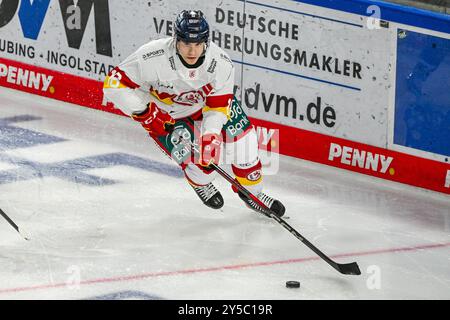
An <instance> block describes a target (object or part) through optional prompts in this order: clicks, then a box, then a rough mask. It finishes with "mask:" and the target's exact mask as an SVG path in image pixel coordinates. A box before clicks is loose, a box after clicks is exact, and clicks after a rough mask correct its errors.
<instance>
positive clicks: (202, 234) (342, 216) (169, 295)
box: [0, 88, 450, 300]
mask: <svg viewBox="0 0 450 320" xmlns="http://www.w3.org/2000/svg"><path fill="white" fill-rule="evenodd" d="M19 115H32V116H35V117H39V119H37V120H31V121H23V122H15V123H12V124H10V126H13V127H15V128H23V129H27V130H32V131H33V132H38V133H44V134H47V135H51V136H56V137H59V138H63V139H65V140H64V141H60V142H56V143H52V144H40V145H34V146H23V147H20V148H11V147H5V146H4V145H3V146H2V144H1V142H0V179H2V177H4V176H5V175H4V174H5V172H6V173H8V172H14V177H17V179H13V180H12V181H7V182H5V181H1V180H0V208H2V209H3V210H4V211H5V212H6V213H7V214H8V215H9V216H10V217H11V218H12V219H13V220H14V221H15V222H16V223H17V224H18V225H19V226H20V227H21V228H23V229H25V230H26V231H27V232H28V233H30V235H31V237H32V239H31V240H30V241H25V240H23V239H22V238H21V237H20V235H19V234H18V233H17V232H16V231H15V230H14V229H13V228H12V227H11V226H10V225H9V224H7V222H6V221H5V220H4V219H3V218H1V217H0V266H1V267H0V299H92V298H117V297H120V298H125V299H145V298H147V299H152V298H153V299H269V300H272V299H273V300H277V299H450V254H449V253H450V236H449V235H450V199H449V198H450V197H448V196H446V195H444V194H439V193H435V192H430V191H427V190H423V189H418V188H414V187H409V186H405V185H402V184H398V183H393V182H388V181H383V180H380V179H376V178H371V177H368V176H365V175H360V174H355V173H351V172H347V171H343V170H339V169H335V168H332V167H328V166H324V165H319V164H315V163H311V162H307V161H301V160H298V159H293V158H288V157H282V158H281V163H280V171H279V173H278V175H276V176H267V177H266V178H265V190H266V192H267V193H268V194H270V195H272V196H274V197H276V198H279V199H280V200H282V201H283V203H284V204H285V206H286V208H287V214H286V216H289V219H287V221H288V223H289V224H291V225H292V226H293V227H294V228H296V229H297V230H298V231H299V232H300V233H301V234H302V235H303V236H305V237H306V238H307V239H309V240H310V241H311V242H312V243H313V244H315V245H316V246H317V247H318V248H319V249H321V250H322V251H323V252H325V253H326V254H327V255H329V256H330V257H331V258H332V259H334V260H335V261H336V262H339V263H345V262H352V261H357V262H358V264H359V266H360V268H361V271H362V275H360V276H345V275H341V274H339V273H338V272H337V271H335V270H334V269H332V268H331V267H330V266H329V265H328V264H326V263H325V262H324V261H322V260H320V259H318V258H317V256H316V255H315V254H314V253H313V252H312V251H311V250H310V249H308V248H307V247H306V246H305V245H304V244H302V243H301V242H300V241H299V240H298V239H297V238H295V237H294V236H293V235H292V234H290V233H289V232H287V231H286V230H285V229H284V228H283V227H282V226H280V225H279V224H278V223H276V222H275V221H271V220H269V219H268V218H265V217H261V216H258V215H257V214H256V213H253V212H251V211H249V210H248V209H247V208H246V207H245V206H244V205H243V203H242V202H241V200H240V199H239V198H238V197H237V196H236V195H235V194H234V193H233V192H232V190H231V188H230V187H229V185H228V184H227V182H225V181H224V180H223V179H222V178H221V177H218V178H217V179H216V182H215V184H216V186H217V187H218V188H219V189H220V190H221V192H222V194H223V196H224V199H225V206H224V207H223V209H222V210H220V211H213V210H212V209H209V208H207V207H205V206H204V205H203V204H202V203H201V202H200V200H199V199H198V198H197V196H196V195H195V193H194V192H193V190H191V188H190V187H189V186H188V184H187V183H186V182H185V181H184V180H183V178H182V177H181V176H180V175H177V172H178V171H177V168H176V166H175V164H174V163H173V162H171V161H170V160H169V159H168V158H167V157H166V156H165V155H163V154H161V152H160V151H159V150H158V149H157V147H156V146H155V145H154V144H153V143H152V142H151V141H150V139H149V138H148V137H147V136H146V133H145V131H144V130H143V129H142V128H140V127H139V125H138V124H136V123H134V122H133V121H132V120H131V119H128V118H125V117H120V116H116V115H112V114H107V113H104V112H100V111H96V110H91V109H87V108H82V107H79V106H75V105H71V104H66V103H62V102H59V101H55V100H50V99H46V98H40V97H36V96H32V95H28V94H24V93H21V92H18V91H13V90H9V89H4V88H0V122H1V120H2V119H4V118H9V117H14V116H19ZM1 129H2V126H1V124H0V130H1ZM0 134H4V132H3V133H2V132H1V131H0ZM10 139H11V141H10V142H11V143H14V139H16V137H14V136H11V137H10ZM0 141H1V140H0ZM112 153H120V154H126V155H132V156H134V157H139V158H142V159H146V160H147V161H150V162H151V163H153V164H154V165H155V168H157V169H156V170H153V171H148V170H143V169H140V168H136V167H132V166H129V165H127V164H123V163H122V164H120V165H112V166H111V165H110V166H106V167H102V166H99V167H98V168H94V169H88V170H83V171H80V172H83V174H86V175H90V176H95V177H98V178H101V179H104V180H101V181H112V182H111V184H109V185H108V184H104V185H86V184H84V183H78V182H77V181H78V180H77V179H78V176H77V173H76V172H73V173H71V172H70V171H69V172H68V173H67V172H66V176H67V177H69V178H72V181H71V180H70V179H62V178H60V177H58V176H53V175H49V174H48V172H44V171H40V170H41V169H40V165H44V166H45V165H51V164H52V163H56V162H57V163H62V162H64V161H70V160H74V159H79V158H87V157H92V156H101V155H105V154H112ZM27 161H31V162H32V163H34V165H32V169H30V170H31V171H30V170H29V171H23V170H22V169H21V168H22V167H23V166H24V163H25V162H26V163H27ZM33 166H35V167H33ZM159 167H161V169H159ZM51 170H56V169H51ZM27 172H28V173H27ZM29 172H34V175H33V176H30V173H29ZM167 172H171V173H172V174H171V175H167ZM71 175H72V176H71ZM288 280H297V281H300V282H301V288H300V289H287V288H286V287H285V282H286V281H288Z"/></svg>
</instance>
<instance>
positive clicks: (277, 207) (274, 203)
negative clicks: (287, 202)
mask: <svg viewBox="0 0 450 320" xmlns="http://www.w3.org/2000/svg"><path fill="white" fill-rule="evenodd" d="M238 195H239V197H240V198H241V199H242V200H243V201H244V202H245V204H246V205H247V207H249V208H250V209H253V210H255V211H257V212H259V213H262V214H264V215H265V216H267V217H270V215H268V214H267V213H266V212H264V210H263V208H261V206H260V205H258V204H257V203H256V202H254V201H253V200H251V199H249V198H247V197H246V196H245V195H244V194H243V193H242V192H240V191H238ZM256 197H257V198H258V199H259V200H261V202H262V203H264V204H265V205H266V206H267V207H268V208H270V209H271V210H272V211H273V212H274V213H275V214H276V215H277V216H278V217H282V216H283V215H284V212H285V211H286V209H285V208H284V205H283V204H282V203H281V202H280V201H279V200H276V199H274V198H272V197H269V196H268V195H266V194H265V193H263V192H260V193H258V194H257V195H256Z"/></svg>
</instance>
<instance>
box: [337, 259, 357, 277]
mask: <svg viewBox="0 0 450 320" xmlns="http://www.w3.org/2000/svg"><path fill="white" fill-rule="evenodd" d="M335 269H336V270H338V271H339V272H340V273H342V274H348V275H356V276H359V275H360V274H361V270H359V266H358V264H357V263H356V262H351V263H343V264H340V263H336V266H335Z"/></svg>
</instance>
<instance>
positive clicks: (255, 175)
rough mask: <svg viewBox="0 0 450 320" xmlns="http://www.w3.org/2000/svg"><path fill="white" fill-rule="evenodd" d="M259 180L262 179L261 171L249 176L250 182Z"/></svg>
mask: <svg viewBox="0 0 450 320" xmlns="http://www.w3.org/2000/svg"><path fill="white" fill-rule="evenodd" d="M259 178H261V170H255V171H253V172H252V173H250V174H249V175H248V176H247V179H248V180H250V181H257V180H258V179H259Z"/></svg>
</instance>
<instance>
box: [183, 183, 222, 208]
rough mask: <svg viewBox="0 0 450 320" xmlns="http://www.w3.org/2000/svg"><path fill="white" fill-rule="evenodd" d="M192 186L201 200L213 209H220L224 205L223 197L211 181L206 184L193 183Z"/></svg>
mask: <svg viewBox="0 0 450 320" xmlns="http://www.w3.org/2000/svg"><path fill="white" fill-rule="evenodd" d="M191 186H192V188H193V189H194V191H195V193H197V195H198V197H199V198H200V200H202V202H203V203H204V204H205V205H207V206H208V207H210V208H213V209H220V208H222V207H223V197H222V195H221V194H220V192H219V190H217V189H216V187H214V185H213V184H212V183H211V182H210V183H208V184H207V185H204V186H195V185H192V184H191Z"/></svg>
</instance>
